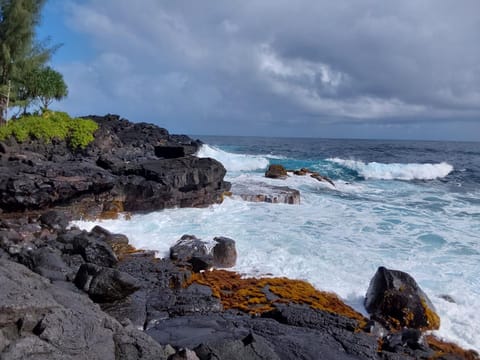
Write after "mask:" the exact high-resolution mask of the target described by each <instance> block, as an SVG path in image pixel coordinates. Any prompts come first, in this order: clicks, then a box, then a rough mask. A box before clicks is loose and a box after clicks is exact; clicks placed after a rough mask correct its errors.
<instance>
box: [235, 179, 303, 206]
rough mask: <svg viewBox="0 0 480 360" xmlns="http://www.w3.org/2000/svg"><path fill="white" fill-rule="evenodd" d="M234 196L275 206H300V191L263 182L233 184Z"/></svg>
mask: <svg viewBox="0 0 480 360" xmlns="http://www.w3.org/2000/svg"><path fill="white" fill-rule="evenodd" d="M231 193H232V195H233V196H238V197H240V198H241V199H243V200H245V201H252V202H267V203H273V204H280V203H282V204H294V205H298V204H300V191H298V190H296V189H292V188H289V187H288V186H276V185H269V184H266V183H263V182H260V181H258V182H249V183H241V184H239V183H233V184H232V188H231Z"/></svg>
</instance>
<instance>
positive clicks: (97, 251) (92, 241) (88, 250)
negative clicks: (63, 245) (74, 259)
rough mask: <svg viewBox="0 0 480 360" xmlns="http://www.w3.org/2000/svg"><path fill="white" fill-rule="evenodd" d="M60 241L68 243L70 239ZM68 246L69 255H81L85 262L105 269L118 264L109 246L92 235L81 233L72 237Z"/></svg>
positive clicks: (65, 237)
mask: <svg viewBox="0 0 480 360" xmlns="http://www.w3.org/2000/svg"><path fill="white" fill-rule="evenodd" d="M62 240H64V241H65V240H66V241H67V242H68V241H69V240H70V238H69V237H67V236H63V237H62ZM70 245H71V250H70V253H71V254H79V255H81V256H82V257H83V259H84V260H85V261H86V262H89V263H92V264H96V265H100V266H107V267H112V266H114V265H115V264H116V263H117V262H118V259H117V256H116V255H115V253H114V252H113V250H112V248H111V246H110V245H109V244H108V243H107V242H106V241H104V239H103V238H101V237H99V236H98V235H95V234H94V233H88V232H86V231H82V232H80V233H78V234H77V235H74V236H73V238H72V239H71V242H70Z"/></svg>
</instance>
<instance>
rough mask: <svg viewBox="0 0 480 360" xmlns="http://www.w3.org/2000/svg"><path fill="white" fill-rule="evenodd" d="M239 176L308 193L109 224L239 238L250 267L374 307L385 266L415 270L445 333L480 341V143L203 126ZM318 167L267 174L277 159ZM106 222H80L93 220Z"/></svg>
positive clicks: (156, 235) (148, 238)
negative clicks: (244, 133) (224, 133)
mask: <svg viewBox="0 0 480 360" xmlns="http://www.w3.org/2000/svg"><path fill="white" fill-rule="evenodd" d="M201 140H203V141H204V142H205V145H203V146H202V148H201V149H200V151H199V152H198V154H197V155H198V156H199V157H212V158H215V159H217V160H219V161H220V162H222V163H223V164H224V166H225V167H226V169H227V176H226V179H227V180H228V181H230V182H232V183H244V184H249V183H251V182H252V181H255V182H265V183H267V184H271V185H281V186H285V185H286V186H289V187H291V188H295V189H298V190H299V191H300V193H301V204H300V205H287V204H269V203H253V202H246V201H243V200H241V199H240V198H237V197H232V198H226V199H225V201H224V202H223V203H222V204H220V205H213V206H210V207H208V208H202V209H189V208H187V209H169V210H164V211H159V212H154V213H149V214H145V215H133V216H132V218H131V220H128V221H127V220H121V219H120V220H109V221H102V222H101V223H100V224H101V226H104V227H106V228H108V229H109V230H111V231H113V232H120V233H124V234H126V235H127V236H128V237H129V238H130V241H131V243H132V244H133V245H134V246H135V247H137V248H145V249H154V250H157V251H158V252H159V256H167V254H168V250H169V248H170V246H172V245H173V244H174V243H175V241H176V240H177V239H179V238H180V237H181V236H182V235H183V234H193V235H196V236H197V237H200V238H202V239H205V240H211V239H212V238H213V237H215V236H227V237H231V238H233V239H234V240H235V241H236V244H237V250H238V253H239V254H238V263H237V265H236V267H235V268H234V270H236V271H238V272H240V273H242V274H244V275H245V276H271V275H273V276H287V277H289V278H294V279H304V280H307V281H309V282H310V283H312V284H313V285H314V286H315V287H317V288H318V289H321V290H328V291H333V292H335V293H337V294H338V295H339V296H340V297H342V298H343V299H344V300H345V301H346V302H347V303H348V304H350V305H351V306H353V307H354V308H355V309H357V310H358V311H360V312H362V313H364V314H365V309H364V307H363V300H364V296H365V292H366V290H367V288H368V285H369V281H370V279H371V278H372V276H373V275H374V273H375V271H376V270H377V268H378V267H379V266H385V267H387V268H391V269H397V270H402V271H406V272H408V273H409V274H411V275H412V276H413V277H414V278H415V279H416V280H417V282H418V283H419V285H420V286H421V287H422V288H423V290H424V291H425V292H426V293H427V295H428V296H429V298H430V299H431V301H432V302H433V304H434V305H435V307H436V310H437V312H438V314H439V315H440V317H441V327H440V330H438V331H435V334H436V335H437V336H439V337H443V338H445V339H446V340H450V341H454V342H456V343H458V344H460V345H462V346H464V347H467V348H473V349H476V350H480V311H478V310H479V309H480V143H462V142H458V143H456V142H412V141H365V140H323V139H275V138H253V137H251V138H246V137H202V138H201ZM272 163H275V164H282V165H284V166H285V167H286V168H287V169H300V168H302V167H308V168H309V169H311V170H313V171H318V172H320V173H321V174H322V175H325V176H328V177H330V178H331V179H332V180H333V181H334V182H335V186H332V185H330V184H328V183H326V182H319V181H317V180H316V179H313V178H311V177H309V176H294V175H292V176H290V177H288V178H287V179H286V180H274V179H266V178H265V177H264V172H265V169H266V167H267V166H268V165H269V164H272ZM98 223H99V222H96V223H93V222H79V223H77V225H79V226H80V227H82V228H86V229H90V228H91V227H92V226H94V225H95V224H98Z"/></svg>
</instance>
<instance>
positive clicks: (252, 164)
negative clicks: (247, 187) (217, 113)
mask: <svg viewBox="0 0 480 360" xmlns="http://www.w3.org/2000/svg"><path fill="white" fill-rule="evenodd" d="M196 155H197V156H198V157H209V158H213V159H215V160H218V161H220V162H221V163H222V164H223V166H225V168H226V169H227V171H242V170H244V171H252V170H258V169H265V168H266V167H267V166H268V164H269V161H268V158H267V156H265V155H246V154H233V153H229V152H227V151H224V150H221V149H219V148H217V147H215V146H210V145H206V144H204V145H202V147H201V148H200V150H198V152H197V154H196ZM269 157H270V156H269ZM272 158H273V156H272Z"/></svg>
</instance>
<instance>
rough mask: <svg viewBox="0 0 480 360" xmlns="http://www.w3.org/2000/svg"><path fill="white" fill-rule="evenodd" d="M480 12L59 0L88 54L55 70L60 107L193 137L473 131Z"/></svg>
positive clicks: (426, 6) (302, 2) (434, 6)
mask: <svg viewBox="0 0 480 360" xmlns="http://www.w3.org/2000/svg"><path fill="white" fill-rule="evenodd" d="M478 13H480V3H479V2H478V1H476V0H465V1H462V2H461V3H458V2H454V1H452V0H446V1H443V2H441V3H439V2H438V1H435V0H422V1H421V2H418V1H413V0H406V1H402V2H394V3H392V2H388V3H386V2H382V1H373V0H359V1H354V2H352V1H347V0H338V1H335V2H331V1H326V0H322V1H317V0H299V1H298V2H296V3H295V4H292V3H291V2H290V1H286V0H275V1H274V0H265V1H261V2H258V1H254V0H243V1H240V0H232V1H229V2H213V1H212V2H190V1H185V0H177V1H175V2H159V1H156V0H144V1H142V2H141V6H132V5H131V2H130V1H127V0H103V1H101V2H100V1H95V0H84V1H70V2H68V5H67V6H66V7H65V14H66V18H67V24H69V26H70V27H72V29H74V30H75V31H77V32H81V33H83V34H86V35H87V36H88V37H89V38H90V39H91V44H92V47H93V49H94V50H95V51H94V54H93V55H92V57H91V60H90V61H89V62H88V63H70V64H62V70H64V73H65V76H66V80H67V82H68V83H69V87H70V99H69V100H68V101H67V102H65V103H64V105H63V106H65V107H67V108H75V109H79V110H80V109H91V111H90V112H99V111H102V110H105V109H107V108H108V109H110V110H109V111H110V112H119V113H121V114H122V115H124V116H129V117H131V118H132V119H136V120H143V119H145V118H146V119H147V120H150V121H152V120H155V119H162V122H163V124H165V126H173V127H174V128H178V129H181V130H185V131H190V132H202V133H208V132H215V133H233V132H238V131H242V130H243V133H247V132H246V131H245V130H246V129H249V130H250V133H255V132H258V133H265V132H268V131H269V130H268V129H271V128H272V126H275V127H277V128H278V129H282V128H284V129H291V127H292V126H293V125H294V124H296V125H298V127H299V128H298V133H299V134H301V133H305V132H306V133H308V128H309V127H310V128H312V127H315V126H318V125H321V124H333V123H343V124H348V123H371V124H388V123H396V124H398V123H404V124H409V123H411V122H414V121H416V122H422V121H424V122H432V121H441V122H451V121H456V120H458V119H461V121H463V122H469V121H470V122H478V119H479V115H480V91H479V89H480V47H479V46H478V44H477V42H478V39H476V38H477V35H478V33H479V32H480V23H479V22H478V21H477V14H478ZM279 131H280V130H279ZM289 131H290V130H289Z"/></svg>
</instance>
